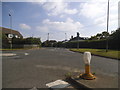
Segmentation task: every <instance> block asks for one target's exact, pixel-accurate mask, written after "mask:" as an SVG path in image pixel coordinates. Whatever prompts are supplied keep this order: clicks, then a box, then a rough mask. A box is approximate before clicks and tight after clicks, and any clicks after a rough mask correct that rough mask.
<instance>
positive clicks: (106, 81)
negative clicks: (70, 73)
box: [71, 74, 118, 88]
mask: <svg viewBox="0 0 120 90" xmlns="http://www.w3.org/2000/svg"><path fill="white" fill-rule="evenodd" d="M96 77H97V78H96V79H94V80H84V79H81V78H78V77H72V78H71V82H76V83H78V84H80V85H84V86H86V87H88V88H118V76H116V77H113V76H109V75H105V74H99V75H96ZM78 88H79V87H78ZM80 88H81V87H80Z"/></svg>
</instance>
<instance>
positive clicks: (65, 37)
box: [65, 33, 67, 41]
mask: <svg viewBox="0 0 120 90" xmlns="http://www.w3.org/2000/svg"><path fill="white" fill-rule="evenodd" d="M65 41H67V33H65Z"/></svg>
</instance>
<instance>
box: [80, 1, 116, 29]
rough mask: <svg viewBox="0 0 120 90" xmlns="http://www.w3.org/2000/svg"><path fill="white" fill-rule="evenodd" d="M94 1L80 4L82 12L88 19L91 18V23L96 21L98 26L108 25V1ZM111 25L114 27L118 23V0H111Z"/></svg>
mask: <svg viewBox="0 0 120 90" xmlns="http://www.w3.org/2000/svg"><path fill="white" fill-rule="evenodd" d="M94 1H95V0H92V2H89V3H87V2H86V3H82V4H80V13H79V15H82V16H84V17H86V18H88V19H90V20H91V23H94V24H95V25H97V26H101V27H106V24H107V5H108V3H107V1H106V2H94ZM109 5H110V6H109V10H110V12H109V26H110V27H113V24H114V28H116V27H117V25H118V0H116V1H114V2H113V1H110V4H109Z"/></svg>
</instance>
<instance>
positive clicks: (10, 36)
mask: <svg viewBox="0 0 120 90" xmlns="http://www.w3.org/2000/svg"><path fill="white" fill-rule="evenodd" d="M9 17H10V29H11V31H10V34H9V36H8V37H9V38H10V48H11V49H12V38H13V34H12V15H11V14H10V13H9Z"/></svg>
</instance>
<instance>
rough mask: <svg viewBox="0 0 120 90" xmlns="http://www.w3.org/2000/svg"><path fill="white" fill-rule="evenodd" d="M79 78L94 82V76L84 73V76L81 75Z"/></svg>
mask: <svg viewBox="0 0 120 90" xmlns="http://www.w3.org/2000/svg"><path fill="white" fill-rule="evenodd" d="M80 78H82V79H86V80H94V79H95V78H96V77H95V76H94V75H92V74H91V73H89V74H86V73H85V74H82V75H81V76H80Z"/></svg>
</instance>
